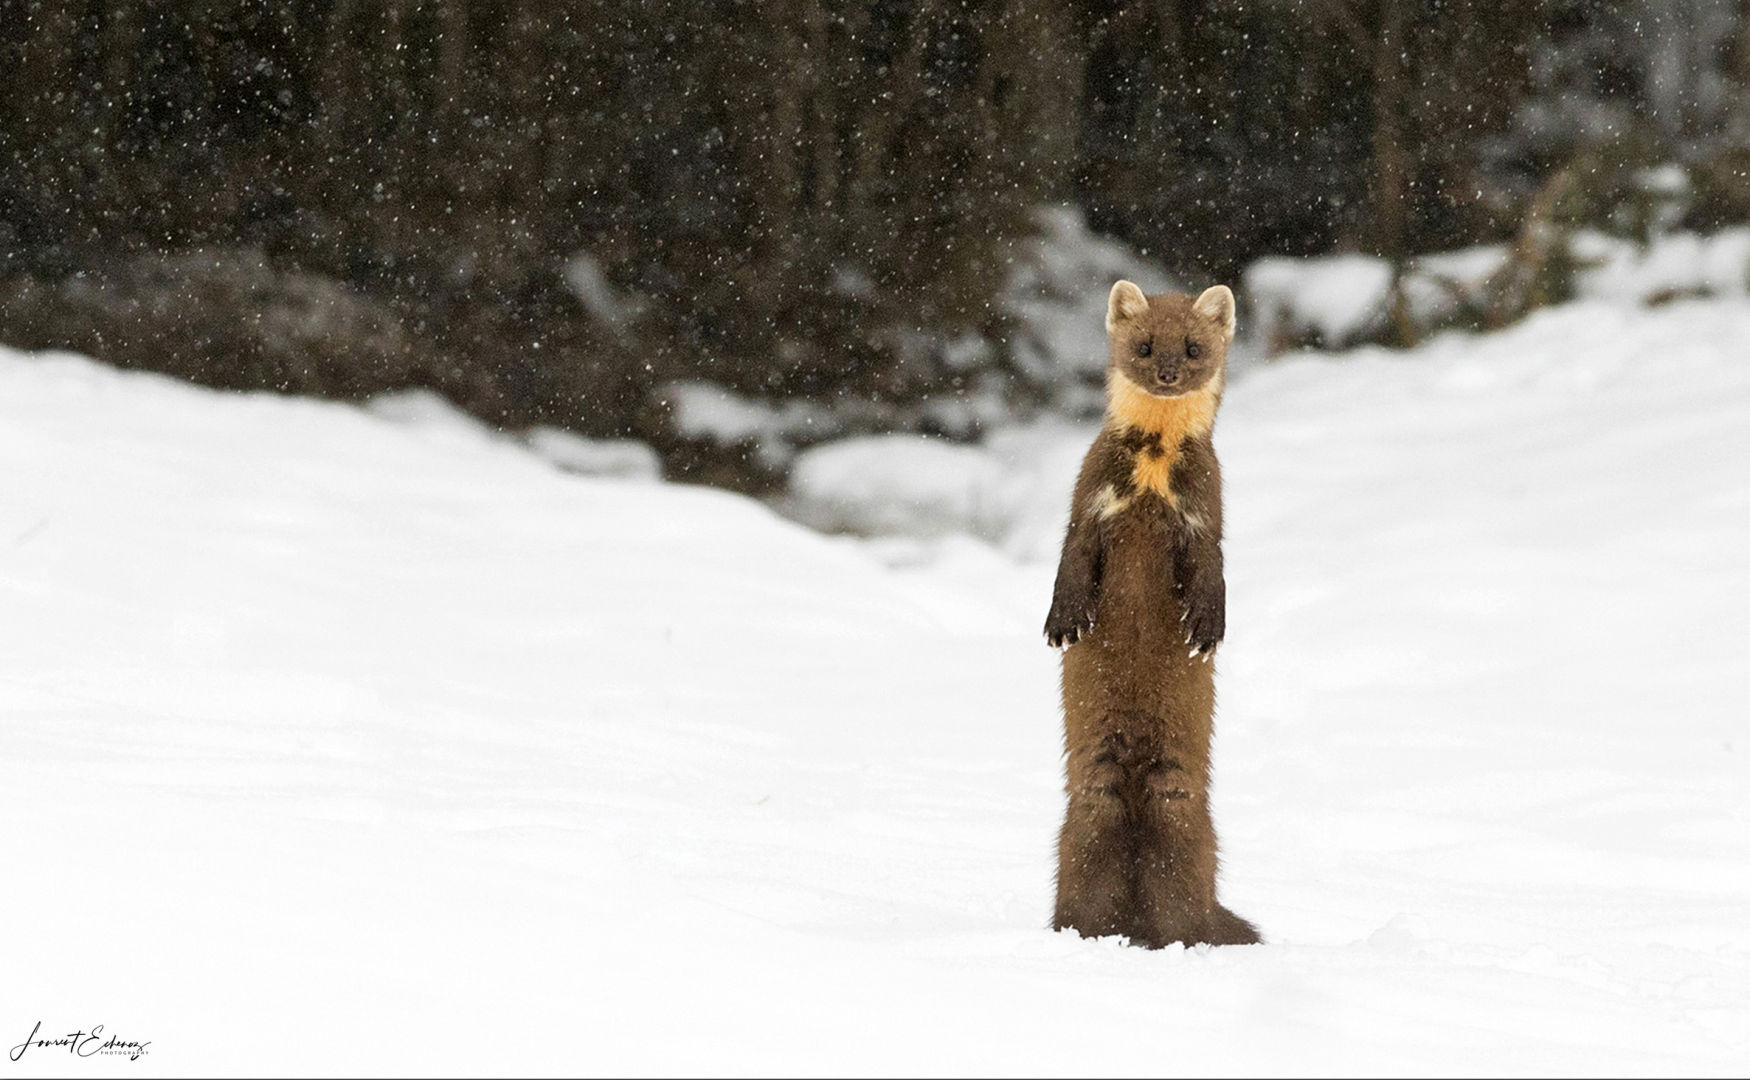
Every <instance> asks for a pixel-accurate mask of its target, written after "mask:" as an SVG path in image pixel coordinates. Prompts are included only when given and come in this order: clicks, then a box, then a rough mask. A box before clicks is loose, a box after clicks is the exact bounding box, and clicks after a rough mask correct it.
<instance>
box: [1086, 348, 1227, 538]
mask: <svg viewBox="0 0 1750 1080" xmlns="http://www.w3.org/2000/svg"><path fill="white" fill-rule="evenodd" d="M1221 385H1222V374H1221V373H1220V372H1217V373H1216V375H1215V377H1214V378H1212V379H1210V380H1209V383H1208V385H1206V386H1204V387H1203V388H1201V389H1199V390H1193V391H1191V392H1190V393H1188V394H1180V395H1179V396H1177V397H1155V396H1154V395H1153V394H1150V393H1147V392H1146V391H1144V390H1143V389H1142V388H1141V387H1140V386H1137V385H1136V384H1135V383H1133V382H1131V381H1130V380H1129V379H1127V378H1125V376H1124V374H1123V373H1122V372H1119V371H1113V372H1111V373H1110V374H1109V375H1108V377H1107V380H1106V415H1107V416H1108V417H1110V419H1111V423H1112V425H1113V427H1114V428H1116V429H1117V430H1118V431H1121V432H1122V431H1140V432H1142V433H1144V434H1147V435H1155V436H1158V437H1159V438H1160V448H1161V451H1162V452H1161V453H1159V454H1158V455H1151V454H1147V453H1142V454H1138V455H1136V470H1135V472H1134V473H1133V474H1132V475H1131V479H1132V480H1133V481H1134V482H1135V484H1136V487H1137V490H1139V491H1152V492H1154V493H1155V494H1156V495H1159V496H1160V497H1162V498H1163V499H1166V500H1167V502H1168V504H1170V505H1171V506H1173V507H1174V508H1177V507H1178V505H1179V499H1178V496H1176V495H1174V494H1173V489H1172V485H1171V479H1172V474H1173V463H1174V462H1176V461H1177V460H1178V459H1179V446H1180V444H1181V443H1183V442H1184V441H1185V440H1186V439H1187V438H1189V437H1200V436H1204V435H1208V434H1209V433H1210V431H1212V430H1214V428H1215V409H1216V406H1217V405H1219V404H1220V403H1221Z"/></svg>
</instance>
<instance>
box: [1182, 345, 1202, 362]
mask: <svg viewBox="0 0 1750 1080" xmlns="http://www.w3.org/2000/svg"><path fill="white" fill-rule="evenodd" d="M1185 355H1186V356H1189V357H1190V358H1191V359H1193V360H1195V359H1197V358H1198V357H1199V356H1202V355H1203V346H1201V345H1199V344H1197V343H1196V342H1195V341H1187V342H1186V343H1185Z"/></svg>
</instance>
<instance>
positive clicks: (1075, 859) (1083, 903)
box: [1051, 737, 1136, 937]
mask: <svg viewBox="0 0 1750 1080" xmlns="http://www.w3.org/2000/svg"><path fill="white" fill-rule="evenodd" d="M1110 741H1111V740H1110V737H1108V738H1107V739H1103V740H1101V743H1100V745H1098V746H1095V747H1091V748H1089V747H1082V748H1077V747H1072V748H1071V749H1070V752H1069V762H1068V774H1069V784H1068V788H1069V811H1068V813H1066V814H1065V815H1064V820H1063V831H1062V832H1061V833H1060V834H1059V836H1058V846H1057V911H1056V913H1055V914H1054V915H1053V916H1052V920H1051V926H1052V929H1054V930H1065V929H1069V930H1075V931H1077V932H1078V933H1080V934H1081V935H1082V936H1083V937H1104V936H1106V935H1108V934H1129V933H1131V932H1132V930H1133V925H1134V922H1135V919H1134V909H1135V906H1136V905H1135V895H1134V894H1135V873H1134V870H1133V866H1132V864H1133V862H1134V860H1135V856H1136V851H1135V837H1134V835H1133V830H1132V829H1131V828H1130V827H1129V822H1128V820H1127V815H1126V814H1125V807H1124V800H1123V798H1122V793H1121V790H1120V788H1121V785H1122V783H1123V780H1124V763H1123V762H1122V761H1121V760H1119V755H1118V753H1117V752H1116V750H1115V749H1114V747H1112V746H1111V745H1109V743H1110Z"/></svg>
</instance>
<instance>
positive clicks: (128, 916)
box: [0, 300, 1750, 1076]
mask: <svg viewBox="0 0 1750 1080" xmlns="http://www.w3.org/2000/svg"><path fill="white" fill-rule="evenodd" d="M1747 360H1750V304H1746V303H1745V302H1744V301H1742V300H1715V301H1710V302H1705V303H1702V302H1679V303H1674V304H1670V305H1667V306H1664V307H1661V308H1658V309H1656V310H1653V311H1641V310H1638V309H1634V308H1632V307H1628V306H1626V305H1605V304H1579V305H1573V306H1569V307H1566V308H1562V309H1558V310H1553V311H1549V312H1544V313H1541V314H1539V315H1536V316H1534V317H1533V318H1532V319H1530V320H1528V321H1526V322H1525V323H1523V324H1521V325H1519V326H1516V327H1514V328H1513V329H1511V330H1509V331H1506V332H1503V333H1500V334H1496V335H1492V336H1487V337H1450V338H1442V339H1439V340H1437V341H1435V342H1434V343H1432V344H1430V345H1429V346H1427V347H1425V348H1422V349H1419V350H1417V351H1415V352H1413V353H1408V354H1387V353H1380V352H1363V353H1358V354H1352V355H1349V356H1346V357H1342V358H1337V359H1327V358H1316V357H1294V358H1289V359H1287V360H1285V361H1283V362H1280V363H1278V364H1275V365H1272V366H1269V367H1264V368H1260V369H1256V370H1254V371H1251V372H1250V373H1248V374H1247V375H1246V377H1244V378H1240V379H1236V381H1235V384H1234V385H1233V386H1232V388H1231V390H1230V392H1229V395H1228V401H1227V404H1226V406H1225V411H1224V415H1223V417H1222V420H1221V422H1220V425H1219V427H1218V430H1217V445H1218V447H1219V449H1220V451H1221V453H1222V455H1223V459H1224V462H1225V464H1226V472H1227V484H1228V500H1229V502H1228V509H1229V520H1230V523H1231V524H1230V537H1229V540H1228V545H1227V556H1228V567H1229V573H1230V579H1229V580H1230V603H1231V608H1230V618H1229V627H1230V631H1229V635H1230V636H1229V640H1228V643H1227V644H1226V645H1225V646H1224V647H1223V649H1222V652H1221V655H1220V659H1219V663H1220V667H1221V674H1220V687H1221V694H1222V706H1221V717H1220V720H1219V724H1218V730H1219V746H1218V753H1217V780H1218V786H1217V790H1216V810H1217V817H1218V823H1219V828H1220V831H1221V836H1222V839H1223V842H1224V845H1225V864H1224V874H1223V891H1224V895H1225V897H1226V899H1227V900H1228V901H1229V903H1230V904H1231V905H1232V906H1233V907H1234V908H1235V909H1236V910H1237V911H1239V912H1241V913H1243V914H1245V915H1246V916H1248V917H1250V918H1252V919H1254V920H1256V921H1257V922H1258V924H1259V925H1260V926H1261V927H1262V928H1263V930H1264V932H1265V933H1266V935H1267V936H1268V938H1269V943H1268V944H1266V945H1264V946H1259V947H1251V948H1233V949H1225V950H1216V951H1208V950H1184V949H1172V950H1165V951H1161V952H1152V953H1151V952H1144V951H1141V950H1136V949H1130V948H1126V947H1123V946H1121V945H1120V944H1118V943H1117V942H1115V941H1084V940H1081V939H1078V938H1075V937H1073V936H1064V935H1057V934H1053V933H1051V932H1049V931H1047V930H1046V929H1044V926H1045V923H1046V920H1047V917H1048V914H1049V904H1050V898H1051V875H1052V869H1053V867H1052V858H1053V843H1054V833H1055V829H1056V826H1057V822H1058V815H1059V812H1060V798H1061V796H1060V793H1059V790H1058V784H1059V760H1058V715H1057V707H1056V702H1055V684H1056V657H1055V656H1054V654H1053V653H1052V652H1051V651H1050V650H1049V649H1047V648H1046V647H1045V646H1044V644H1043V643H1042V641H1041V640H1040V636H1039V626H1040V623H1041V621H1042V619H1043V615H1044V610H1045V604H1046V599H1047V592H1048V588H1049V582H1050V577H1051V573H1052V569H1053V567H1052V563H1051V556H1052V550H1051V549H1052V547H1053V545H1054V544H1055V535H1054V533H1055V530H1056V528H1057V527H1058V524H1059V522H1060V520H1061V518H1060V515H1061V514H1062V512H1063V499H1064V497H1065V491H1066V489H1067V483H1068V479H1069V475H1070V472H1071V471H1073V468H1074V465H1075V459H1076V456H1077V454H1078V453H1079V450H1080V444H1081V443H1083V442H1085V440H1086V438H1087V437H1088V435H1089V434H1090V433H1089V432H1088V431H1087V430H1086V429H1079V430H1075V429H1063V428H1057V429H1049V428H1040V429H1034V430H1031V431H1024V432H1010V433H1007V434H1006V435H1005V436H1003V437H1001V438H998V439H996V440H993V443H992V449H990V450H988V451H984V452H983V453H986V454H987V455H988V456H989V460H988V461H984V462H977V461H971V460H967V459H964V458H963V457H952V456H950V457H949V458H932V457H931V456H930V455H929V454H928V453H927V452H925V453H920V454H906V453H899V454H898V456H897V460H904V461H906V462H908V463H909V465H908V467H911V468H915V469H924V470H933V469H935V468H936V467H937V466H938V464H942V462H946V464H942V467H943V468H946V469H949V470H959V471H960V473H962V474H964V477H965V479H964V483H960V482H959V481H954V482H947V483H940V482H933V483H931V484H926V485H922V486H921V490H922V492H923V494H922V495H918V496H917V497H918V498H924V497H928V498H933V499H937V500H938V502H939V504H940V505H941V506H942V507H943V509H942V510H941V513H942V514H944V515H948V516H950V517H953V518H954V520H955V521H957V522H960V523H962V524H959V525H956V526H955V528H954V529H951V530H947V531H945V532H944V531H942V530H937V533H938V535H935V536H930V537H921V536H918V535H915V534H916V533H917V532H919V530H918V529H917V528H915V527H913V524H914V523H915V520H916V519H915V518H908V517H907V515H906V514H905V513H903V512H900V511H895V513H894V514H893V515H892V516H891V517H889V518H887V519H883V520H886V521H888V522H889V523H890V524H892V525H893V528H894V529H896V530H897V531H899V532H900V533H902V534H905V535H895V536H887V537H877V538H872V539H856V538H851V537H849V536H825V535H821V534H818V533H814V532H810V531H808V530H807V529H805V528H803V527H802V526H800V525H797V524H794V523H791V522H789V521H786V520H784V519H782V518H780V517H778V516H776V515H775V514H774V513H773V512H771V511H769V510H767V509H765V508H764V507H762V506H760V505H758V504H755V503H753V502H750V501H747V500H744V499H740V498H737V497H733V496H730V495H726V494H721V493H717V492H712V491H706V490H698V489H686V488H678V487H673V486H665V485H662V484H658V483H653V482H649V481H639V480H618V481H616V480H605V479H600V478H591V477H586V476H579V475H577V474H575V473H573V472H567V471H565V470H563V469H561V468H557V467H555V465H554V464H552V463H551V462H550V461H549V460H548V458H550V457H551V456H552V455H547V456H546V457H543V456H542V455H541V454H538V453H535V452H531V450H530V449H529V448H528V447H525V446H523V445H521V444H518V443H515V442H512V441H509V440H502V439H494V438H492V437H491V436H489V435H487V434H486V433H484V432H482V431H481V430H480V429H478V428H476V427H474V426H472V425H471V424H467V423H463V422H459V421H455V420H453V419H446V418H444V417H443V416H441V415H437V414H434V413H433V411H432V410H430V409H428V408H388V409H379V410H377V411H375V412H369V411H363V410H357V409H352V408H347V407H343V406H338V405H331V404H322V403H315V402H309V401H297V400H284V399H277V398H271V397H264V396H250V397H242V396H225V395H219V394H214V393H209V392H205V391H201V390H197V389H192V388H189V387H186V386H182V385H179V384H175V383H172V382H170V381H168V380H164V379H160V378H156V377H151V376H142V375H138V374H125V373H119V372H115V371H111V370H107V369H104V368H100V367H97V366H95V365H92V364H90V363H87V362H85V361H83V360H79V359H76V358H69V357H52V356H51V357H26V356H20V355H18V354H14V353H4V354H0V470H3V472H0V475H4V477H5V487H4V496H3V497H0V605H3V607H0V610H3V611H4V617H3V618H0V655H3V656H4V657H5V658H6V664H5V667H4V668H3V669H0V709H3V715H4V718H5V719H4V723H3V724H0V841H3V842H4V845H5V851H6V854H7V864H8V884H9V887H8V888H7V890H6V898H5V902H4V907H3V909H0V910H3V911H4V913H5V916H6V926H7V929H8V931H9V934H8V941H7V942H6V945H5V948H4V950H3V953H4V957H5V959H4V962H3V965H0V970H4V972H5V974H6V977H5V978H4V979H0V1025H4V1027H3V1028H0V1044H3V1045H4V1046H5V1047H8V1048H11V1047H16V1046H18V1044H20V1043H22V1042H24V1040H25V1039H26V1037H27V1036H28V1035H29V1034H30V1032H31V1029H32V1026H33V1025H34V1024H35V1023H36V1022H37V1021H39V1020H40V1021H41V1022H42V1024H43V1028H42V1030H41V1033H40V1034H39V1037H49V1036H51V1035H61V1034H65V1033H68V1032H73V1031H76V1030H90V1029H91V1027H92V1026H93V1025H96V1024H103V1025H105V1033H106V1034H109V1035H115V1036H117V1037H120V1038H123V1039H145V1040H150V1041H151V1046H150V1048H149V1053H148V1055H147V1056H146V1057H144V1058H142V1059H140V1060H139V1061H137V1062H132V1063H128V1062H126V1061H123V1060H116V1059H113V1058H111V1059H100V1060H98V1061H96V1062H91V1061H86V1062H80V1061H76V1060H74V1059H72V1058H71V1056H70V1055H69V1054H68V1052H67V1051H66V1050H65V1049H59V1048H36V1047H32V1048H27V1049H26V1050H25V1052H24V1053H23V1055H22V1057H21V1059H20V1060H19V1061H17V1062H15V1063H14V1062H8V1063H7V1069H8V1070H9V1071H10V1072H12V1073H17V1074H19V1075H57V1076H72V1075H81V1076H83V1075H88V1074H90V1073H91V1070H92V1069H93V1068H95V1069H97V1070H98V1071H100V1072H111V1071H115V1070H129V1071H133V1072H139V1073H153V1074H181V1073H193V1074H206V1075H220V1074H230V1073H233V1072H241V1073H244V1074H256V1073H272V1074H282V1073H294V1072H310V1071H318V1072H325V1073H336V1072H343V1071H366V1072H372V1073H399V1072H415V1073H434V1072H435V1073H463V1072H490V1073H509V1072H512V1071H519V1070H527V1071H533V1072H539V1073H610V1072H621V1071H631V1072H639V1073H652V1072H676V1071H681V1072H687V1071H702V1072H712V1073H736V1074H763V1073H771V1072H775V1073H801V1072H811V1071H816V1070H825V1071H830V1072H835V1073H873V1072H882V1071H900V1072H907V1073H924V1072H930V1073H934V1072H944V1071H945V1072H949V1073H972V1072H978V1073H991V1072H995V1073H1028V1074H1038V1073H1059V1072H1076V1073H1088V1074H1093V1073H1101V1072H1109V1071H1112V1072H1115V1071H1123V1072H1128V1073H1140V1074H1147V1075H1181V1074H1199V1073H1210V1072H1220V1073H1257V1072H1292V1073H1319V1074H1329V1073H1343V1074H1396V1073H1400V1072H1408V1073H1413V1074H1429V1075H1434V1074H1442V1075H1445V1074H1452V1075H1457V1074H1464V1073H1475V1072H1487V1073H1507V1072H1512V1073H1526V1072H1533V1073H1579V1072H1590V1073H1609V1074H1618V1075H1620V1074H1645V1073H1680V1072H1681V1073H1709V1074H1722V1075H1724V1074H1736V1075H1741V1074H1742V1073H1743V1072H1744V1071H1745V1070H1746V1069H1750V738H1747V728H1750V674H1747V673H1750V362H1747ZM537 449H538V448H537ZM889 449H890V450H891V449H892V448H889ZM845 453H846V452H842V451H841V460H839V461H836V462H833V461H829V462H828V463H827V465H825V466H818V467H817V470H816V473H815V476H816V479H815V481H814V484H815V487H814V488H813V489H812V492H811V493H810V494H808V495H807V496H806V498H805V499H804V501H807V499H812V500H813V501H814V506H815V509H817V510H821V511H822V512H823V513H824V512H826V511H828V510H831V509H832V505H833V503H834V501H835V499H836V500H838V501H839V502H841V503H843V505H842V506H840V507H839V509H840V510H841V511H842V512H843V513H844V514H845V515H848V516H847V517H846V518H844V519H843V520H844V521H846V522H853V523H854V522H855V521H856V520H857V517H856V515H857V514H858V510H857V507H856V505H855V503H856V501H857V500H858V499H865V500H876V501H882V500H886V501H888V502H892V501H894V500H898V501H899V502H904V501H905V500H906V499H907V498H910V497H912V495H911V494H908V493H913V492H917V491H918V490H920V486H919V485H910V486H908V485H907V484H906V483H905V482H904V480H903V478H901V479H899V480H894V481H891V482H889V483H887V484H886V486H885V487H884V486H883V484H882V482H881V480H880V477H879V476H878V475H876V474H877V473H878V472H879V470H880V469H882V468H883V467H885V466H884V464H883V463H884V462H886V461H888V460H889V459H895V454H894V453H887V454H874V453H870V454H866V455H865V465H864V467H863V468H858V467H856V463H855V461H854V457H855V455H854V453H853V454H851V458H852V459H853V460H849V461H847V460H845ZM804 464H806V462H804ZM630 471H632V472H637V471H638V470H635V469H634V470H630ZM934 479H935V478H933V477H932V480H934ZM864 480H868V481H869V482H868V483H867V484H862V483H861V481H864ZM956 484H959V486H958V487H957V486H956ZM956 491H965V492H968V493H971V494H969V495H967V496H965V497H966V498H980V499H985V500H986V501H985V502H984V503H982V504H981V506H982V507H983V509H967V508H965V507H964V506H962V508H961V509H960V510H958V511H956V510H955V509H954V507H955V506H956V505H959V504H957V503H956V501H955V500H956V499H959V498H961V496H957V495H956V494H955V492H956ZM871 492H873V494H871ZM944 492H945V493H946V494H944ZM981 492H988V493H994V494H991V495H989V496H988V498H987V497H986V496H985V495H981V494H978V493H981ZM956 514H957V515H958V516H955V515H956ZM926 531H927V530H926Z"/></svg>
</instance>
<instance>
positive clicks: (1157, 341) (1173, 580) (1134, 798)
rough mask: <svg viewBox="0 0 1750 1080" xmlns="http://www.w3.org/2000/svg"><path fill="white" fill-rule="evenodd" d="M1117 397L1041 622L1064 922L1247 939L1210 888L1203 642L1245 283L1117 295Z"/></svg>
mask: <svg viewBox="0 0 1750 1080" xmlns="http://www.w3.org/2000/svg"><path fill="white" fill-rule="evenodd" d="M1106 333H1107V339H1108V347H1109V351H1110V355H1109V359H1108V363H1107V391H1108V408H1107V417H1106V423H1105V426H1104V427H1103V428H1102V429H1101V430H1100V434H1099V435H1098V436H1097V437H1096V438H1095V439H1094V445H1093V446H1092V447H1090V448H1089V449H1088V456H1087V457H1086V459H1084V460H1083V462H1082V471H1081V476H1080V478H1079V479H1078V480H1077V481H1076V488H1075V497H1074V502H1073V503H1072V504H1071V506H1070V517H1069V531H1068V534H1067V535H1066V536H1065V537H1064V541H1063V557H1062V559H1061V561H1060V562H1059V563H1058V567H1057V583H1056V586H1055V587H1054V589H1053V591H1052V597H1051V613H1050V614H1049V615H1048V616H1047V617H1046V620H1045V636H1046V640H1047V641H1049V642H1050V643H1051V644H1052V645H1053V646H1054V647H1058V648H1061V649H1062V650H1063V713H1064V751H1065V758H1066V761H1067V769H1066V771H1067V782H1066V785H1065V786H1066V788H1067V790H1068V792H1069V809H1068V812H1067V813H1066V815H1065V817H1064V822H1063V832H1062V834H1061V835H1060V837H1059V841H1058V870H1057V911H1056V915H1055V916H1054V918H1053V920H1052V926H1053V927H1054V928H1055V929H1059V930H1061V929H1064V928H1066V927H1068V928H1071V929H1074V930H1076V931H1078V932H1079V933H1081V934H1082V935H1084V936H1087V937H1096V936H1101V935H1106V934H1123V935H1126V936H1128V937H1129V938H1130V940H1131V942H1132V943H1134V944H1137V945H1142V946H1145V947H1147V948H1160V947H1161V946H1164V945H1168V944H1171V943H1173V942H1183V943H1184V944H1187V945H1193V944H1198V943H1205V942H1206V943H1210V944H1216V945H1233V944H1253V943H1255V942H1257V941H1258V940H1259V937H1258V931H1257V929H1256V928H1254V927H1253V926H1252V924H1251V923H1249V922H1247V921H1246V920H1244V919H1242V918H1240V917H1239V916H1238V915H1235V914H1234V913H1233V912H1231V911H1229V910H1227V909H1226V908H1225V907H1222V906H1221V904H1219V903H1217V902H1216V899H1215V870H1216V852H1215V825H1214V822H1213V820H1212V819H1211V818H1210V813H1209V736H1210V728H1211V723H1212V719H1213V715H1214V709H1215V677H1214V671H1213V667H1214V665H1213V664H1211V663H1210V658H1211V657H1212V656H1213V654H1214V653H1215V649H1216V646H1217V645H1219V644H1220V643H1221V640H1222V637H1223V635H1224V634H1225V632H1226V629H1227V582H1226V579H1225V578H1224V577H1223V575H1222V565H1221V469H1220V466H1219V465H1218V464H1217V462H1216V460H1215V447H1214V445H1213V443H1211V441H1210V432H1211V430H1212V428H1213V427H1214V424H1215V410H1216V406H1217V405H1219V404H1220V402H1221V391H1222V385H1223V382H1224V380H1225V376H1226V371H1227V350H1228V345H1229V343H1230V342H1232V341H1233V334H1234V296H1233V293H1232V292H1231V291H1229V289H1228V288H1227V286H1225V285H1217V286H1215V287H1213V288H1211V289H1207V290H1205V291H1204V292H1203V293H1202V294H1201V295H1199V296H1197V297H1196V298H1192V297H1190V296H1185V295H1179V294H1171V293H1169V294H1163V295H1160V296H1144V295H1143V292H1142V290H1141V289H1139V288H1137V287H1136V286H1135V285H1134V284H1132V283H1130V282H1128V281H1120V282H1118V283H1117V284H1116V285H1114V286H1112V293H1111V296H1110V298H1109V300H1108V301H1107V308H1106Z"/></svg>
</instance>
